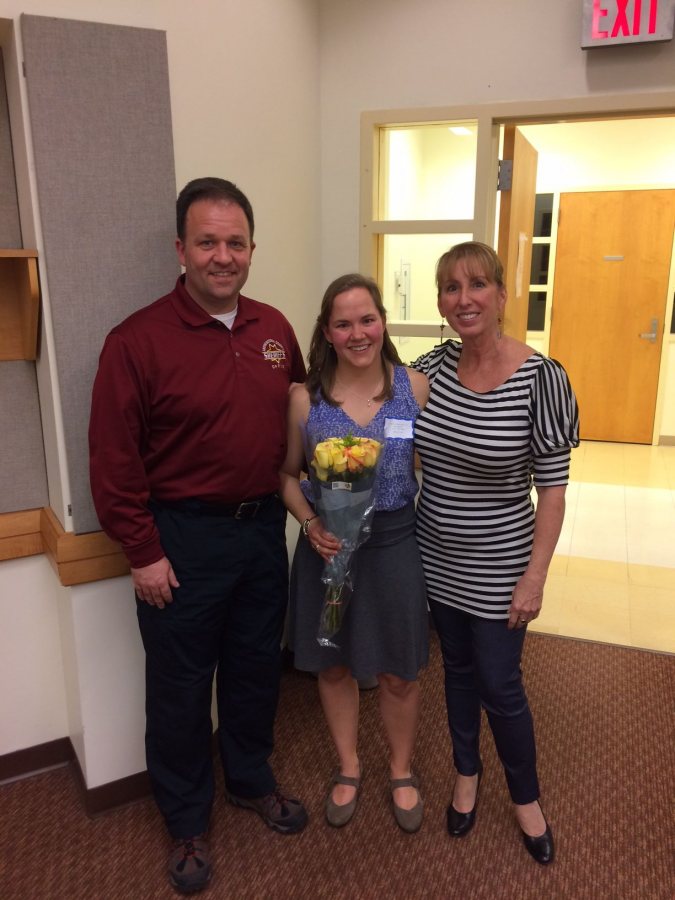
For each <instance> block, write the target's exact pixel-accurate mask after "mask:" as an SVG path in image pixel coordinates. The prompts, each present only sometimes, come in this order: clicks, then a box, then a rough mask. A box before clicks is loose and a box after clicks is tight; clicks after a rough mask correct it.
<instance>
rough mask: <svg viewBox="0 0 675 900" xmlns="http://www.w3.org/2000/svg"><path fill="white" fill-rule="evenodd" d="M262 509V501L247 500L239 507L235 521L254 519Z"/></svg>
mask: <svg viewBox="0 0 675 900" xmlns="http://www.w3.org/2000/svg"><path fill="white" fill-rule="evenodd" d="M259 509H260V500H245V501H244V502H243V503H240V504H239V506H238V507H237V511H236V513H235V514H234V517H235V519H254V518H255V517H256V516H257V515H258V510H259Z"/></svg>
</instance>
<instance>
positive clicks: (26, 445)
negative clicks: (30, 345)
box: [0, 360, 48, 513]
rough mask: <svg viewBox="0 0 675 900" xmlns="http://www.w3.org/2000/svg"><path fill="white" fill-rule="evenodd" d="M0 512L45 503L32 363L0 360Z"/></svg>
mask: <svg viewBox="0 0 675 900" xmlns="http://www.w3.org/2000/svg"><path fill="white" fill-rule="evenodd" d="M0 422H2V438H1V439H0V513H6V512H16V511H17V510H20V509H36V508H37V507H39V506H47V504H48V498H47V470H46V467H45V454H44V445H43V441H42V424H41V422H40V405H39V403H38V389H37V378H36V375H35V363H33V362H27V361H24V360H18V361H17V362H3V363H0Z"/></svg>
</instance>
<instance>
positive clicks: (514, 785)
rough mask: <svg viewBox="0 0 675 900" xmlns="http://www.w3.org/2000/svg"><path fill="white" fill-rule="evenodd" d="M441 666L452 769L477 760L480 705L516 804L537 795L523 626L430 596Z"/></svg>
mask: <svg viewBox="0 0 675 900" xmlns="http://www.w3.org/2000/svg"><path fill="white" fill-rule="evenodd" d="M430 607H431V615H432V618H433V620H434V624H435V626H436V630H437V632H438V636H439V638H440V642H441V651H442V654H443V665H444V668H445V700H446V704H447V709H448V724H449V726H450V735H451V737H452V751H453V759H454V763H455V768H456V769H457V771H458V772H459V773H460V775H475V774H476V772H477V771H478V767H479V762H480V749H479V740H480V721H481V706H482V707H483V708H484V709H485V712H486V714H487V718H488V722H489V724H490V729H491V731H492V734H493V737H494V741H495V746H496V748H497V753H498V755H499V759H500V760H501V763H502V765H503V767H504V773H505V775H506V782H507V784H508V788H509V793H510V794H511V799H512V800H513V802H514V803H531V802H532V801H534V800H537V799H538V798H539V782H538V779H537V753H536V748H535V743H534V728H533V724H532V714H531V713H530V708H529V706H528V702H527V696H526V694H525V689H524V687H523V680H522V672H521V668H520V660H521V656H522V652H523V641H524V639H525V630H526V629H524V628H514V629H512V630H511V631H509V629H508V628H507V627H506V625H507V620H506V619H499V620H493V619H482V618H480V617H479V616H473V615H470V614H469V613H465V612H462V611H461V610H458V609H455V608H454V607H452V606H447V605H445V604H444V603H438V602H436V601H431V603H430Z"/></svg>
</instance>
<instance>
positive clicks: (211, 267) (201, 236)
mask: <svg viewBox="0 0 675 900" xmlns="http://www.w3.org/2000/svg"><path fill="white" fill-rule="evenodd" d="M254 249H255V244H254V243H253V241H252V240H251V234H250V231H249V227H248V221H247V219H246V216H245V214H244V211H243V209H242V208H241V207H240V206H237V204H236V203H230V202H227V201H223V200H197V201H195V203H193V204H192V205H191V206H190V208H189V209H188V211H187V216H186V219H185V240H184V241H181V239H180V238H176V251H177V253H178V259H179V260H180V263H181V265H183V266H185V287H186V288H187V290H188V293H189V294H190V296H191V297H192V299H193V300H194V301H195V302H196V303H198V304H199V305H200V306H201V307H202V309H204V310H205V311H206V312H207V313H210V314H211V315H214V314H216V315H217V314H221V313H226V312H230V311H231V310H233V309H234V307H235V306H236V305H237V300H238V298H239V291H240V290H241V289H242V287H243V286H244V284H245V283H246V279H247V278H248V270H249V267H250V265H251V257H252V255H253V250H254Z"/></svg>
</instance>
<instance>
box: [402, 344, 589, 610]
mask: <svg viewBox="0 0 675 900" xmlns="http://www.w3.org/2000/svg"><path fill="white" fill-rule="evenodd" d="M461 349H462V345H461V344H460V343H458V342H456V341H452V340H450V341H446V342H445V343H444V344H442V345H441V346H439V347H436V348H434V350H432V351H431V352H430V353H427V354H425V355H424V356H422V357H420V358H419V359H418V360H417V361H416V362H415V363H413V366H414V368H416V369H419V370H420V371H422V372H425V373H426V374H427V375H428V376H429V380H430V382H431V395H430V397H429V402H428V403H427V406H426V408H425V409H424V410H423V412H422V413H421V414H420V416H419V417H418V419H417V423H416V425H415V446H416V449H417V450H418V452H419V455H420V458H421V460H422V472H423V481H422V493H421V495H420V500H419V504H418V507H417V536H418V541H419V545H420V550H421V553H422V561H423V563H424V571H425V577H426V582H427V594H428V596H429V599H431V600H438V601H439V602H441V603H447V604H448V605H450V606H455V607H457V608H459V609H462V610H465V611H467V612H470V613H473V614H474V615H477V616H482V617H484V618H488V619H501V618H506V617H507V616H508V609H509V605H510V603H511V594H512V592H513V588H514V586H515V584H516V582H517V581H518V579H519V578H520V576H521V575H522V573H523V572H524V571H525V568H526V567H527V563H528V561H529V558H530V552H531V549H532V538H533V533H534V508H533V504H532V500H531V499H530V491H531V488H532V483H533V481H534V484H535V485H537V486H538V487H546V486H550V485H561V484H567V481H568V475H569V461H570V449H571V448H572V447H576V446H578V444H579V414H578V409H577V403H576V398H575V396H574V392H573V391H572V387H571V385H570V382H569V379H568V378H567V374H566V372H565V370H564V369H563V367H562V366H561V365H560V363H557V362H555V360H552V359H547V358H546V357H544V356H541V355H540V354H539V353H534V354H533V355H532V356H530V357H529V358H528V359H527V360H525V362H524V363H523V364H522V365H521V367H520V368H519V369H518V370H517V371H516V372H514V374H513V375H511V376H510V378H508V379H507V380H506V381H505V382H504V384H501V385H500V386H499V387H496V388H494V390H491V391H488V392H486V393H482V394H481V393H476V392H475V391H471V390H469V389H468V388H465V387H464V386H463V385H462V384H461V383H460V381H459V379H458V377H457V364H458V362H459V357H460V353H461Z"/></svg>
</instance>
